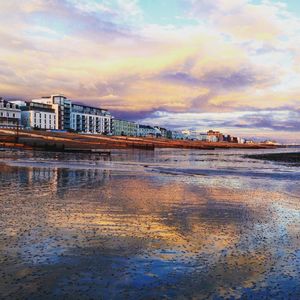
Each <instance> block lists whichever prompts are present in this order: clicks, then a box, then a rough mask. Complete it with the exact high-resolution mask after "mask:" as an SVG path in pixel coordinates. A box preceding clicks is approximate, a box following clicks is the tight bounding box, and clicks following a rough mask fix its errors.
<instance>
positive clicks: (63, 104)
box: [31, 95, 71, 130]
mask: <svg viewBox="0 0 300 300" xmlns="http://www.w3.org/2000/svg"><path fill="white" fill-rule="evenodd" d="M31 102H34V103H43V104H48V105H51V108H52V109H54V111H55V114H56V125H55V127H56V128H57V129H59V130H69V129H71V100H69V99H67V98H66V97H65V96H63V95H51V96H47V97H42V98H39V99H33V100H32V101H31Z"/></svg>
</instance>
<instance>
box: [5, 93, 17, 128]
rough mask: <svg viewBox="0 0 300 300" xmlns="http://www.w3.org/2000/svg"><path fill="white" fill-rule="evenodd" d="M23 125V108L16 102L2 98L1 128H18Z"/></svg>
mask: <svg viewBox="0 0 300 300" xmlns="http://www.w3.org/2000/svg"><path fill="white" fill-rule="evenodd" d="M20 125H21V110H20V109H19V107H18V105H17V104H15V103H10V102H8V101H6V100H3V99H2V98H0V128H18V127H19V126H20Z"/></svg>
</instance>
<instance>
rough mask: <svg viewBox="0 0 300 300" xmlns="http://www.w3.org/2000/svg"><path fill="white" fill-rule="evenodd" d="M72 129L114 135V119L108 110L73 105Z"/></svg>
mask: <svg viewBox="0 0 300 300" xmlns="http://www.w3.org/2000/svg"><path fill="white" fill-rule="evenodd" d="M71 129H72V130H74V131H76V132H85V133H92V134H112V117H111V114H110V113H109V112H108V111H107V110H104V109H101V108H96V107H91V106H85V105H80V104H73V103H72V105H71Z"/></svg>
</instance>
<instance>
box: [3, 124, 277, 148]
mask: <svg viewBox="0 0 300 300" xmlns="http://www.w3.org/2000/svg"><path fill="white" fill-rule="evenodd" d="M0 147H3V148H11V149H23V150H44V151H60V152H91V153H92V152H97V151H98V152H101V151H100V150H109V149H142V150H154V149H156V148H179V149H199V150H214V149H275V148H278V146H275V145H268V144H262V143H255V144H237V143H228V142H204V141H188V140H169V139H164V138H151V137H127V136H105V135H92V134H79V133H64V132H47V131H40V130H20V131H18V132H17V131H16V130H9V129H0Z"/></svg>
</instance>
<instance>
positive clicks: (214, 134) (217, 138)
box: [207, 130, 224, 142]
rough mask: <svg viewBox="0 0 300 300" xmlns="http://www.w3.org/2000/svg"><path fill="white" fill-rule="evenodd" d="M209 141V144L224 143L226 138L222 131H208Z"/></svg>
mask: <svg viewBox="0 0 300 300" xmlns="http://www.w3.org/2000/svg"><path fill="white" fill-rule="evenodd" d="M207 136H208V141H209V142H223V141H224V136H223V133H221V132H220V131H214V130H209V131H207Z"/></svg>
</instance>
